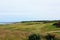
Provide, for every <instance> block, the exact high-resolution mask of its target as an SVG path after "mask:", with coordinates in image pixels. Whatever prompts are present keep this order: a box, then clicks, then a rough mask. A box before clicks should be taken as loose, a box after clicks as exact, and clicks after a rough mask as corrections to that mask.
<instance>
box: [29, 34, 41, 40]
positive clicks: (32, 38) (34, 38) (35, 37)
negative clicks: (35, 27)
mask: <svg viewBox="0 0 60 40" xmlns="http://www.w3.org/2000/svg"><path fill="white" fill-rule="evenodd" d="M28 40H41V38H40V35H39V34H32V35H30V36H29V37H28Z"/></svg>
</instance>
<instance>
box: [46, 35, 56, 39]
mask: <svg viewBox="0 0 60 40" xmlns="http://www.w3.org/2000/svg"><path fill="white" fill-rule="evenodd" d="M45 38H46V40H55V35H50V34H47V35H46V36H45Z"/></svg>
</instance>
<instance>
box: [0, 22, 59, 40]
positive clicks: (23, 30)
mask: <svg viewBox="0 0 60 40" xmlns="http://www.w3.org/2000/svg"><path fill="white" fill-rule="evenodd" d="M53 23H55V22H47V23H44V22H26V23H25V22H23V23H13V24H5V25H0V40H27V38H28V36H29V35H30V34H33V33H36V34H40V35H42V34H45V33H46V32H50V31H59V30H60V28H56V27H55V26H53V25H52V24H53ZM58 34H59V35H60V33H58Z"/></svg>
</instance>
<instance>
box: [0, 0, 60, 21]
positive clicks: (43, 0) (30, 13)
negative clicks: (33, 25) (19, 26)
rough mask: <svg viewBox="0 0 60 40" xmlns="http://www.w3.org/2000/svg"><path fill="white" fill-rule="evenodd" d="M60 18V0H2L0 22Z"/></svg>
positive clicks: (0, 3) (0, 2)
mask: <svg viewBox="0 0 60 40" xmlns="http://www.w3.org/2000/svg"><path fill="white" fill-rule="evenodd" d="M26 20H60V0H0V22H17V21H26Z"/></svg>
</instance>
